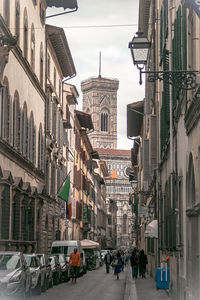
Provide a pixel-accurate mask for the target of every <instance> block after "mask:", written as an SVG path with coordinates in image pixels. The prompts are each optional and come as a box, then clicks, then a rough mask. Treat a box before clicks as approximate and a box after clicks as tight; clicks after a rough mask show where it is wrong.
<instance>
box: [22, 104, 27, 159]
mask: <svg viewBox="0 0 200 300" xmlns="http://www.w3.org/2000/svg"><path fill="white" fill-rule="evenodd" d="M21 132H22V154H23V155H24V156H27V150H28V120H27V104H26V102H25V103H24V107H23V112H22V126H21Z"/></svg>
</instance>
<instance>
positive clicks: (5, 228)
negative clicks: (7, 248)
mask: <svg viewBox="0 0 200 300" xmlns="http://www.w3.org/2000/svg"><path fill="white" fill-rule="evenodd" d="M10 201H11V199H10V185H4V186H3V191H2V193H1V205H0V207H1V221H0V222H1V226H0V228H1V239H5V240H7V239H9V228H10Z"/></svg>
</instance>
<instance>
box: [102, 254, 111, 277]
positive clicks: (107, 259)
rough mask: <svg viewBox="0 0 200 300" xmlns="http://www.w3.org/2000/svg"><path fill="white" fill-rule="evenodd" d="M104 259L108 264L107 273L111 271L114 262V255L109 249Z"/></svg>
mask: <svg viewBox="0 0 200 300" xmlns="http://www.w3.org/2000/svg"><path fill="white" fill-rule="evenodd" d="M104 261H105V264H106V273H110V264H111V262H112V256H111V254H110V252H109V251H107V253H106V255H105V257H104Z"/></svg>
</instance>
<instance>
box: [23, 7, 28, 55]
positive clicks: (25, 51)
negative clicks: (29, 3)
mask: <svg viewBox="0 0 200 300" xmlns="http://www.w3.org/2000/svg"><path fill="white" fill-rule="evenodd" d="M24 57H25V58H26V59H27V58H28V16H27V10H26V9H25V10H24Z"/></svg>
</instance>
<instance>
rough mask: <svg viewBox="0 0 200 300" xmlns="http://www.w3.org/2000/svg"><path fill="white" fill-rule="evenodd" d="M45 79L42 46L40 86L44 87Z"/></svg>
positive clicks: (41, 50)
mask: <svg viewBox="0 0 200 300" xmlns="http://www.w3.org/2000/svg"><path fill="white" fill-rule="evenodd" d="M43 77H44V57H43V46H42V44H41V46H40V84H41V86H43Z"/></svg>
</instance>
